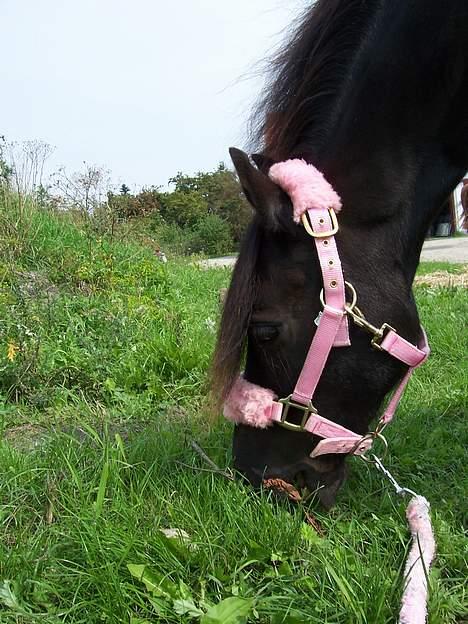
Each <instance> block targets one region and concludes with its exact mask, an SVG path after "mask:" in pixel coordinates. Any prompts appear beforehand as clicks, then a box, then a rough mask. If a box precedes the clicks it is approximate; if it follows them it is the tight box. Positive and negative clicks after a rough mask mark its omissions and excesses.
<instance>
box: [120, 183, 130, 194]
mask: <svg viewBox="0 0 468 624" xmlns="http://www.w3.org/2000/svg"><path fill="white" fill-rule="evenodd" d="M129 193H130V189H129V187H128V186H127V185H126V184H122V186H121V187H120V194H121V195H128V194H129Z"/></svg>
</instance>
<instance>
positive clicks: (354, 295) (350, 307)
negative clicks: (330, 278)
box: [320, 281, 357, 312]
mask: <svg viewBox="0 0 468 624" xmlns="http://www.w3.org/2000/svg"><path fill="white" fill-rule="evenodd" d="M345 285H346V286H347V287H348V288H349V290H350V291H351V295H352V300H351V303H349V304H346V305H345V310H346V312H348V310H354V308H355V307H356V303H357V292H356V289H355V288H354V286H353V285H352V284H351V282H346V281H345ZM330 286H331V284H330ZM332 288H336V286H332ZM320 303H321V304H322V305H323V307H325V294H324V292H323V288H322V290H321V291H320Z"/></svg>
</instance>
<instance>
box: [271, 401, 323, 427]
mask: <svg viewBox="0 0 468 624" xmlns="http://www.w3.org/2000/svg"><path fill="white" fill-rule="evenodd" d="M291 397H292V394H290V395H289V396H287V397H286V398H285V399H279V401H278V402H279V403H282V404H283V405H284V407H283V411H282V412H281V422H279V423H278V424H279V425H281V426H282V427H284V428H285V429H289V430H290V431H304V430H305V426H306V424H307V421H308V420H309V416H310V415H311V414H317V413H318V412H317V410H316V408H315V407H314V406H313V405H312V401H309V403H308V405H302V404H301V403H296V402H295V401H292V400H291ZM290 407H293V408H296V409H298V410H301V412H304V416H303V417H302V420H301V424H300V425H296V423H291V422H289V421H288V420H286V419H287V416H288V413H289V408H290Z"/></svg>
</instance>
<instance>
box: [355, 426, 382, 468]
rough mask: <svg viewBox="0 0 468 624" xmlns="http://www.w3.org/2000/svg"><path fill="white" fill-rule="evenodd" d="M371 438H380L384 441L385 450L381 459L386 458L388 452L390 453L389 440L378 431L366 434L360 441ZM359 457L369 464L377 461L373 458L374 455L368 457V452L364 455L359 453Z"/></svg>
mask: <svg viewBox="0 0 468 624" xmlns="http://www.w3.org/2000/svg"><path fill="white" fill-rule="evenodd" d="M370 438H372V439H373V440H377V439H379V440H380V441H381V442H383V445H384V451H383V454H382V457H381V459H385V457H386V456H387V453H388V442H387V440H386V438H385V437H384V436H383V435H382V434H381V433H378V432H374V433H368V434H367V435H365V436H364V437H363V438H362V440H361V441H360V442H359V444H361V442H362V441H363V440H368V439H370ZM369 451H370V449H369ZM366 452H368V451H366ZM359 458H360V459H362V460H363V461H365V462H367V463H368V464H375V463H376V461H375V459H373V458H372V457H367V456H366V453H363V454H362V455H359Z"/></svg>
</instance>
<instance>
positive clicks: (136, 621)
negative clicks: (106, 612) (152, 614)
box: [130, 617, 151, 624]
mask: <svg viewBox="0 0 468 624" xmlns="http://www.w3.org/2000/svg"><path fill="white" fill-rule="evenodd" d="M130 624H151V622H150V621H149V620H142V619H141V618H136V617H131V618H130Z"/></svg>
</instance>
